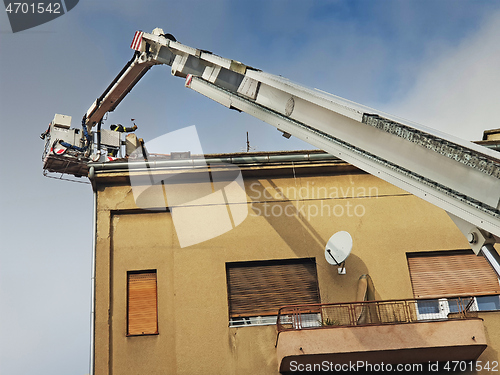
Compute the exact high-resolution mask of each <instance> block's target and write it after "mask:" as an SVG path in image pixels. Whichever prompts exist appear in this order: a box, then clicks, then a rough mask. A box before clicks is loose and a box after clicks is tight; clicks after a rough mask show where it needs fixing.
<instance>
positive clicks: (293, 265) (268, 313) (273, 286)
mask: <svg viewBox="0 0 500 375" xmlns="http://www.w3.org/2000/svg"><path fill="white" fill-rule="evenodd" d="M226 276H227V287H228V302H229V318H230V325H231V326H238V325H248V324H250V325H262V324H274V323H276V316H277V314H278V310H279V308H280V307H282V306H286V305H303V304H311V303H320V296H319V288H318V276H317V273H316V262H315V259H314V258H303V259H287V260H269V261H253V262H236V263H227V264H226Z"/></svg>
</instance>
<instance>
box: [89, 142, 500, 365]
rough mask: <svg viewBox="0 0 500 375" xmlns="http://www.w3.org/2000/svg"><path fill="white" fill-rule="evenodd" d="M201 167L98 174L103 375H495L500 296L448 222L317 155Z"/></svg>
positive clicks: (97, 342) (158, 166) (94, 170)
mask: <svg viewBox="0 0 500 375" xmlns="http://www.w3.org/2000/svg"><path fill="white" fill-rule="evenodd" d="M197 160H198V159H196V158H195V157H189V158H188V159H185V160H161V161H160V160H159V161H157V162H156V163H154V164H153V163H151V164H149V165H145V164H144V163H143V162H140V161H138V162H133V161H129V162H128V163H124V162H115V163H107V164H94V165H92V167H91V173H90V177H91V181H92V184H93V187H94V191H95V197H96V246H95V293H94V303H95V308H94V311H95V316H94V340H93V344H94V348H93V362H94V371H95V374H96V375H104V374H107V375H111V374H113V375H116V374H119V375H125V374H149V375H153V374H279V373H293V372H297V371H301V370H316V371H325V372H327V371H335V370H337V371H338V370H349V369H350V370H353V367H350V368H347V367H346V366H347V365H350V366H353V365H354V364H356V366H358V365H359V366H379V367H375V368H373V370H379V371H380V370H381V368H380V366H383V365H385V366H387V365H390V366H391V369H392V366H394V369H396V366H397V365H398V364H402V365H403V366H404V365H407V366H409V365H412V364H419V365H420V366H422V367H421V368H419V367H417V368H413V370H415V371H420V370H422V371H429V370H432V371H434V370H435V369H436V367H435V366H441V367H440V368H441V370H442V371H443V372H446V373H448V372H449V371H447V369H445V368H444V367H445V366H447V365H448V366H451V370H453V366H455V367H456V366H457V364H456V363H458V366H462V368H458V369H460V370H463V367H465V370H467V372H469V373H481V371H483V369H484V368H485V367H484V366H489V368H490V369H491V370H493V368H494V367H495V366H496V369H497V371H498V369H499V367H498V366H499V365H498V361H499V351H500V334H499V333H500V311H499V310H500V300H499V295H500V284H499V281H498V279H497V278H496V275H495V274H494V272H493V271H492V270H491V269H489V266H488V264H487V263H486V261H485V260H484V259H483V258H482V257H477V256H475V255H474V254H473V253H472V251H471V250H470V249H469V246H468V243H467V241H466V239H465V238H464V236H463V235H462V234H461V232H460V231H459V230H458V229H457V228H456V227H455V225H454V224H453V222H452V221H451V219H450V218H449V217H448V216H447V214H446V213H445V212H444V211H442V210H441V209H438V208H436V207H434V206H432V205H431V204H429V203H427V202H425V201H423V200H421V199H419V198H416V197H415V196H413V195H411V194H408V193H406V192H405V191H402V190H400V189H398V188H396V187H394V186H392V185H390V184H388V183H386V182H384V181H382V180H380V179H378V178H376V177H374V176H371V175H369V174H366V173H364V172H362V171H360V170H358V169H357V168H355V167H353V166H351V165H349V164H347V163H345V162H343V161H341V160H339V159H335V158H333V157H332V156H330V155H327V154H324V153H322V152H318V151H301V152H282V153H278V152H276V153H246V154H240V155H238V154H231V155H228V154H225V155H205V160H206V161H207V163H208V165H209V167H208V168H207V167H206V166H205V165H204V164H203V163H197ZM198 161H199V160H198ZM183 162H184V164H182V163H183ZM221 163H223V164H221ZM207 176H208V182H207ZM339 231H346V232H348V233H349V234H350V235H351V237H352V242H353V245H352V251H351V252H350V255H349V256H348V257H347V259H346V261H345V264H339V265H336V264H332V263H335V262H332V261H329V259H328V253H327V252H326V251H325V247H326V244H327V242H328V240H329V238H330V237H331V236H332V235H333V234H334V233H337V232H339ZM476 360H477V361H476ZM452 361H459V362H452ZM342 366H344V367H342ZM431 366H434V367H433V368H430V367H431ZM367 369H368V370H369V369H370V368H369V367H368V368H367ZM402 369H404V367H403V368H402ZM407 369H408V367H407V368H406V370H407ZM358 370H360V371H361V370H362V368H358ZM479 370H481V371H479ZM434 372H435V371H434ZM435 373H439V372H435Z"/></svg>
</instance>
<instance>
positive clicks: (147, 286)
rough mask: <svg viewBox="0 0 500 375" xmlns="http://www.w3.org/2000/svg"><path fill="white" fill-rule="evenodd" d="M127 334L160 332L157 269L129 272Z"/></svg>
mask: <svg viewBox="0 0 500 375" xmlns="http://www.w3.org/2000/svg"><path fill="white" fill-rule="evenodd" d="M127 279H128V280H127V281H128V282H127V335H128V336H135V335H153V334H157V333H158V308H157V288H156V270H149V271H129V272H128V273H127Z"/></svg>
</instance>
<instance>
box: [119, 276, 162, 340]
mask: <svg viewBox="0 0 500 375" xmlns="http://www.w3.org/2000/svg"><path fill="white" fill-rule="evenodd" d="M140 274H154V275H155V279H154V280H155V313H156V314H155V324H156V330H155V332H147V333H144V332H143V333H130V281H131V278H130V276H131V275H140ZM126 304H127V306H126V336H127V337H138V336H139V337H140V336H156V335H158V334H159V323H158V271H157V270H156V269H147V270H131V271H127V303H126Z"/></svg>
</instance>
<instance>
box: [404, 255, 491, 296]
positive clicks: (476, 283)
mask: <svg viewBox="0 0 500 375" xmlns="http://www.w3.org/2000/svg"><path fill="white" fill-rule="evenodd" d="M408 267H409V270H410V278H411V283H412V286H413V295H414V296H415V298H440V297H454V296H474V295H481V294H499V293H500V284H499V282H498V278H497V276H496V274H495V271H493V269H492V268H491V266H490V265H489V264H488V262H487V261H486V259H484V257H482V256H477V255H475V254H474V253H473V252H472V250H470V251H469V250H458V251H441V252H433V253H414V254H408Z"/></svg>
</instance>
